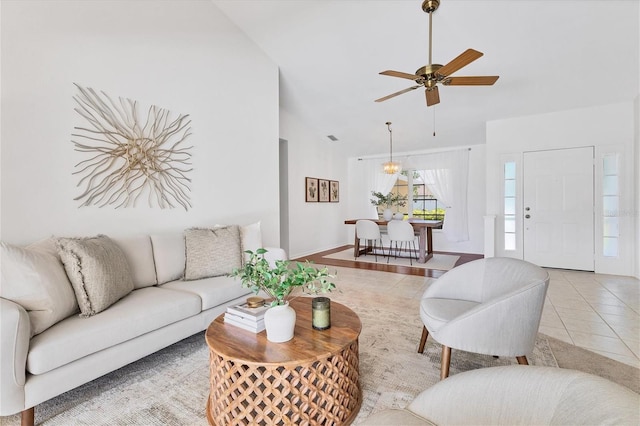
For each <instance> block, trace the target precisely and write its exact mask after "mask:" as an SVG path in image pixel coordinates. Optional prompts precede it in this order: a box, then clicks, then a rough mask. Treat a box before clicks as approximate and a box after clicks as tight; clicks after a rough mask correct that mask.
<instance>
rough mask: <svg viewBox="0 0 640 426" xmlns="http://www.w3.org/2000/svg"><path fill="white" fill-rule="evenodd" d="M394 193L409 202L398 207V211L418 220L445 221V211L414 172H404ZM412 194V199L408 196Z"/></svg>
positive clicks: (394, 187) (395, 186)
mask: <svg viewBox="0 0 640 426" xmlns="http://www.w3.org/2000/svg"><path fill="white" fill-rule="evenodd" d="M391 191H392V192H393V193H398V194H400V195H405V196H407V199H408V202H407V204H406V205H405V206H404V207H398V211H399V212H402V213H404V214H405V216H407V215H409V209H410V208H411V209H412V210H411V211H412V213H413V214H412V216H413V217H415V218H418V219H427V220H444V214H445V209H444V208H442V205H438V200H437V199H436V197H435V196H434V195H433V194H432V193H431V191H430V190H429V187H428V185H426V184H425V182H424V181H423V180H422V178H421V177H420V174H419V173H417V172H415V171H413V170H408V171H403V172H402V173H401V175H400V176H399V177H398V180H397V181H396V184H395V185H394V186H393V189H392V190H391ZM409 194H411V197H409V196H408V195H409Z"/></svg>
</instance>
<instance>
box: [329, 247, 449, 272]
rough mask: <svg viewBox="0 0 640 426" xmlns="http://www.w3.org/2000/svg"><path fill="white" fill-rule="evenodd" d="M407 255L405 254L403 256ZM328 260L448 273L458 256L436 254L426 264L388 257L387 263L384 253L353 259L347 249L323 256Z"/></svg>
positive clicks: (350, 249)
mask: <svg viewBox="0 0 640 426" xmlns="http://www.w3.org/2000/svg"><path fill="white" fill-rule="evenodd" d="M404 255H405V256H406V255H407V254H406V253H405V254H404ZM323 257H325V258H328V259H337V260H351V261H356V262H366V263H380V264H387V263H388V264H389V265H400V266H413V267H414V268H424V269H438V270H441V271H448V270H449V269H453V267H454V266H455V265H456V262H457V261H458V259H460V256H454V255H449V254H438V253H435V254H434V255H433V257H432V258H431V259H429V260H428V261H427V262H426V263H418V262H417V261H416V260H415V259H413V262H411V261H410V260H409V258H408V257H397V258H396V257H394V256H391V257H389V258H388V259H389V261H388V262H387V256H386V251H385V254H384V256H383V255H382V254H378V255H377V260H376V256H375V255H373V254H366V255H360V256H358V257H356V258H354V257H353V248H349V249H346V250H342V251H339V252H336V253H332V254H328V255H325V256H323Z"/></svg>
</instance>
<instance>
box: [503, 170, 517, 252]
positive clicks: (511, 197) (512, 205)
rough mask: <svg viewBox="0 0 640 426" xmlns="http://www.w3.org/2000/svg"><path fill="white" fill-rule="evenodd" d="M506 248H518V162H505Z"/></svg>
mask: <svg viewBox="0 0 640 426" xmlns="http://www.w3.org/2000/svg"><path fill="white" fill-rule="evenodd" d="M503 214H504V249H505V250H515V249H516V163H515V162H513V161H508V162H506V163H504V211H503Z"/></svg>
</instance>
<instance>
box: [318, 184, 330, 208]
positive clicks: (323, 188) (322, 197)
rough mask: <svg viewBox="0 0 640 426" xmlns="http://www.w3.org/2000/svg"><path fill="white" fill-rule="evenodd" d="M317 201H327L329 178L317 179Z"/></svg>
mask: <svg viewBox="0 0 640 426" xmlns="http://www.w3.org/2000/svg"><path fill="white" fill-rule="evenodd" d="M318 191H319V192H318V201H320V202H321V203H328V202H329V180H327V179H318Z"/></svg>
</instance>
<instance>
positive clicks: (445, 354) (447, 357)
mask: <svg viewBox="0 0 640 426" xmlns="http://www.w3.org/2000/svg"><path fill="white" fill-rule="evenodd" d="M450 364H451V348H450V347H448V346H445V345H442V361H441V365H440V380H444V379H446V378H447V377H449V365H450Z"/></svg>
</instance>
